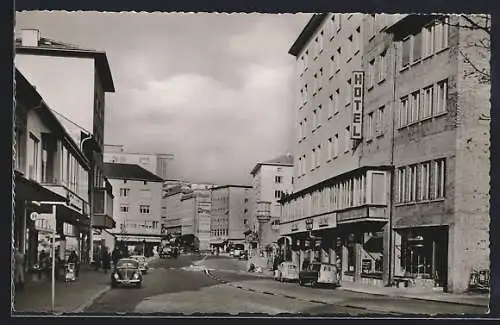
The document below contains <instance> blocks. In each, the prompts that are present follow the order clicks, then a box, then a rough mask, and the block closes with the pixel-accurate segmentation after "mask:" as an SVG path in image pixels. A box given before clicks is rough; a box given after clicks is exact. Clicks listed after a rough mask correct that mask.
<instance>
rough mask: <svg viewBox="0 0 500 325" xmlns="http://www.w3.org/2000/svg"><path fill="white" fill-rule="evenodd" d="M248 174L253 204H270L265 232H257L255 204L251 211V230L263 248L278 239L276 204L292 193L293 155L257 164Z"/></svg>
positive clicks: (279, 212) (278, 220)
mask: <svg viewBox="0 0 500 325" xmlns="http://www.w3.org/2000/svg"><path fill="white" fill-rule="evenodd" d="M250 174H251V175H252V177H253V194H254V199H253V202H255V203H257V202H269V203H270V211H269V212H270V220H269V224H266V225H263V226H264V227H265V228H269V229H265V230H266V231H265V232H264V233H260V232H259V225H258V220H257V218H256V216H257V204H254V205H253V206H252V210H251V230H252V231H256V232H257V233H258V236H259V237H258V238H259V242H260V245H261V246H262V248H263V247H265V246H268V245H271V244H273V243H276V241H277V240H278V237H279V222H280V216H281V205H280V203H279V202H278V200H279V199H281V197H282V196H283V193H292V184H293V155H291V154H286V155H282V156H280V157H277V158H275V159H272V160H268V161H265V162H262V163H257V164H256V165H255V167H254V168H253V169H252V171H251V172H250ZM261 230H262V228H261Z"/></svg>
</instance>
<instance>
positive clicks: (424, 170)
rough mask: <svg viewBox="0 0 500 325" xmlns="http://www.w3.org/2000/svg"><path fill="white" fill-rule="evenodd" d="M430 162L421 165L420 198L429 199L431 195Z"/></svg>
mask: <svg viewBox="0 0 500 325" xmlns="http://www.w3.org/2000/svg"><path fill="white" fill-rule="evenodd" d="M430 181H431V173H430V163H428V162H427V163H423V164H422V165H420V186H419V187H420V193H419V194H420V200H421V201H424V200H428V199H429V197H430V195H429V194H430Z"/></svg>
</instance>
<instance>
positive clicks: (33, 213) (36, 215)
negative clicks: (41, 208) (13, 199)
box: [30, 212, 39, 221]
mask: <svg viewBox="0 0 500 325" xmlns="http://www.w3.org/2000/svg"><path fill="white" fill-rule="evenodd" d="M38 217H39V215H38V212H31V214H30V219H31V220H32V221H35V220H36V219H37V218H38Z"/></svg>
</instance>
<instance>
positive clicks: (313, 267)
mask: <svg viewBox="0 0 500 325" xmlns="http://www.w3.org/2000/svg"><path fill="white" fill-rule="evenodd" d="M306 283H309V284H310V285H311V286H313V287H315V286H320V285H329V286H338V285H339V279H338V276H337V267H336V266H335V265H334V264H328V263H319V262H313V263H311V264H309V266H308V267H307V268H306V269H305V270H303V271H300V272H299V285H300V286H303V285H305V284H306Z"/></svg>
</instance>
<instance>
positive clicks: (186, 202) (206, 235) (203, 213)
mask: <svg viewBox="0 0 500 325" xmlns="http://www.w3.org/2000/svg"><path fill="white" fill-rule="evenodd" d="M180 201H181V202H180V218H179V219H180V224H181V236H185V235H193V236H194V247H195V248H197V249H199V250H200V251H208V250H209V248H210V247H209V242H210V212H211V206H212V204H211V202H212V200H211V193H210V190H209V189H195V190H192V191H191V192H189V193H187V194H184V195H182V197H181V198H180Z"/></svg>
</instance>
